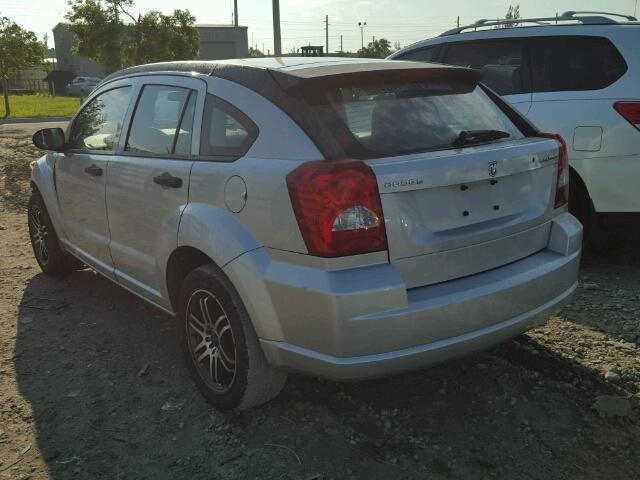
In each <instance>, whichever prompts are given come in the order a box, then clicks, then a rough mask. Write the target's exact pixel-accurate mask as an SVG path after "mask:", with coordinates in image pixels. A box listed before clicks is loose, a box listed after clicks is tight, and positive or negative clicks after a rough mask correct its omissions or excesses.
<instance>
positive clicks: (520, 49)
mask: <svg viewBox="0 0 640 480" xmlns="http://www.w3.org/2000/svg"><path fill="white" fill-rule="evenodd" d="M524 51H525V48H524V43H523V41H522V40H519V39H518V40H506V41H505V40H500V41H493V40H492V41H480V42H473V43H470V42H469V43H466V42H465V43H452V44H450V45H448V47H447V50H446V52H445V54H444V58H443V60H442V62H443V63H448V64H449V65H458V66H462V67H471V68H476V69H478V70H482V71H483V72H484V78H483V79H482V81H483V83H485V84H486V85H488V86H489V87H490V88H491V89H493V90H495V91H496V92H497V93H499V94H500V95H515V94H518V93H528V92H530V91H531V90H530V73H529V69H528V68H527V61H526V58H525V54H524Z"/></svg>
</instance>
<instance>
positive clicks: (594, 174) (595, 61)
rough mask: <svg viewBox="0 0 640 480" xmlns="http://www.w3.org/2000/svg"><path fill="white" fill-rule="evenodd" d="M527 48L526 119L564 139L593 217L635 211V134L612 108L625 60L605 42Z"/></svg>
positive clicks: (540, 40)
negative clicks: (529, 81) (530, 84)
mask: <svg viewBox="0 0 640 480" xmlns="http://www.w3.org/2000/svg"><path fill="white" fill-rule="evenodd" d="M529 42H530V44H531V48H530V50H531V69H532V80H533V98H532V107H531V111H530V112H529V119H530V120H531V121H532V122H533V123H534V124H535V125H536V126H538V127H539V128H540V129H541V130H543V131H548V132H558V133H560V134H561V135H562V136H563V137H564V138H565V139H566V141H567V146H568V149H569V151H568V153H569V161H570V163H571V166H572V167H573V168H574V169H575V170H576V171H577V172H578V174H579V175H580V178H581V179H582V180H583V181H584V183H585V186H586V187H587V190H588V192H589V196H590V199H591V201H592V202H593V206H594V207H595V210H596V211H597V212H607V211H609V212H619V211H639V210H640V201H639V199H640V197H639V196H638V195H637V194H636V193H635V192H637V183H638V181H637V176H636V175H633V174H631V175H630V172H636V171H637V157H636V156H634V153H636V151H634V150H632V149H631V150H630V149H629V148H628V147H629V145H630V143H629V142H628V138H629V137H628V135H629V133H630V132H632V133H633V134H635V133H636V131H635V130H633V126H630V125H628V123H627V121H626V120H625V119H624V118H622V117H621V116H620V115H619V114H618V112H616V111H615V109H614V108H613V105H614V103H615V102H616V100H617V99H620V98H621V97H620V90H617V89H616V87H615V86H614V84H615V83H616V82H617V81H618V79H620V78H621V77H622V76H623V75H624V74H625V73H626V72H627V68H628V67H627V64H626V62H625V59H624V57H623V56H622V54H621V53H620V52H619V51H618V49H617V48H616V47H615V45H613V44H612V43H611V41H610V40H608V39H607V38H605V37H598V36H586V35H564V36H560V35H558V36H553V37H537V38H531V39H530V40H529ZM609 87H612V88H611V89H609ZM625 97H626V95H624V94H623V97H622V98H625ZM631 145H633V144H631Z"/></svg>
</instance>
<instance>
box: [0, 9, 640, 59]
mask: <svg viewBox="0 0 640 480" xmlns="http://www.w3.org/2000/svg"><path fill="white" fill-rule="evenodd" d="M512 1H513V0H512ZM510 3H511V2H509V1H501V0H481V1H478V0H474V1H472V0H376V1H374V0H280V19H281V30H282V50H283V53H286V52H290V51H291V49H292V48H299V47H300V46H303V45H309V44H311V45H324V44H325V15H328V16H329V50H330V51H332V52H333V51H339V50H340V39H341V36H342V41H343V49H344V50H345V51H355V50H357V49H359V48H360V45H361V31H360V28H359V27H358V22H366V23H367V25H366V26H365V28H364V31H363V33H364V43H365V44H366V43H368V42H370V41H371V40H372V39H373V37H375V38H381V37H384V38H386V39H388V40H389V41H391V43H392V44H394V43H395V42H396V41H397V42H400V45H401V46H403V47H404V46H406V45H409V44H411V43H413V42H416V41H418V40H422V39H425V38H429V37H433V36H436V35H438V34H440V33H442V32H443V31H445V30H447V29H449V28H452V27H455V26H456V21H457V17H458V16H460V23H461V25H465V24H469V23H473V22H474V21H476V20H478V19H480V18H497V17H504V15H505V13H506V11H507V9H508V8H509V4H510ZM637 3H638V1H637V0H581V1H573V0H521V1H520V2H519V5H520V12H521V14H522V16H524V17H538V16H553V15H555V14H556V12H558V13H560V14H561V13H562V12H564V11H567V10H592V11H593V10H595V11H603V10H604V11H608V12H616V13H623V14H627V15H633V14H634V9H636V8H637V9H639V12H638V13H640V7H638V6H637ZM514 5H515V2H514ZM175 8H181V9H188V10H189V11H191V13H192V14H193V15H194V16H195V17H196V22H197V23H231V19H232V11H233V0H208V1H203V0H180V1H179V2H169V1H163V0H135V12H136V13H139V12H146V11H149V10H161V11H162V12H164V13H170V12H171V11H173V9H175ZM68 9H69V7H68V4H67V0H0V16H6V17H9V18H10V19H12V20H13V21H15V22H17V23H18V24H20V25H21V26H22V27H23V28H26V29H27V30H32V31H33V32H35V33H36V34H37V35H38V37H39V38H42V37H43V35H44V34H45V33H47V34H48V35H49V39H50V40H49V46H50V47H52V46H53V34H52V32H51V29H52V28H53V27H54V26H55V25H56V24H57V23H58V22H60V21H64V15H65V14H66V12H67V11H68ZM238 19H239V21H240V24H241V25H246V26H248V27H249V29H248V37H249V44H250V45H254V46H257V48H259V49H260V50H264V51H265V53H266V51H270V52H273V33H272V9H271V0H238Z"/></svg>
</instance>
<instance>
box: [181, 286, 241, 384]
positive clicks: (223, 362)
mask: <svg viewBox="0 0 640 480" xmlns="http://www.w3.org/2000/svg"><path fill="white" fill-rule="evenodd" d="M186 313H187V315H188V318H187V322H186V326H185V328H186V329H187V341H188V342H189V352H190V353H191V357H192V359H193V362H194V364H195V365H196V368H197V370H198V373H199V374H200V376H201V378H202V379H203V380H204V381H205V383H206V384H207V386H209V388H211V389H212V390H213V391H215V392H217V393H224V392H226V391H227V390H229V388H231V385H233V381H234V379H235V375H236V343H235V338H234V335H233V329H232V328H231V323H230V322H229V318H228V316H227V313H226V312H225V310H224V308H223V307H222V305H221V304H220V302H219V301H218V299H217V298H216V297H215V295H213V294H212V293H211V292H209V291H207V290H195V291H194V292H192V293H191V296H190V297H189V300H188V302H187V309H186Z"/></svg>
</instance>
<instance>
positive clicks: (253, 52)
mask: <svg viewBox="0 0 640 480" xmlns="http://www.w3.org/2000/svg"><path fill="white" fill-rule="evenodd" d="M248 55H249V56H250V57H264V53H262V51H261V50H258V49H257V48H254V47H249V53H248Z"/></svg>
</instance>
